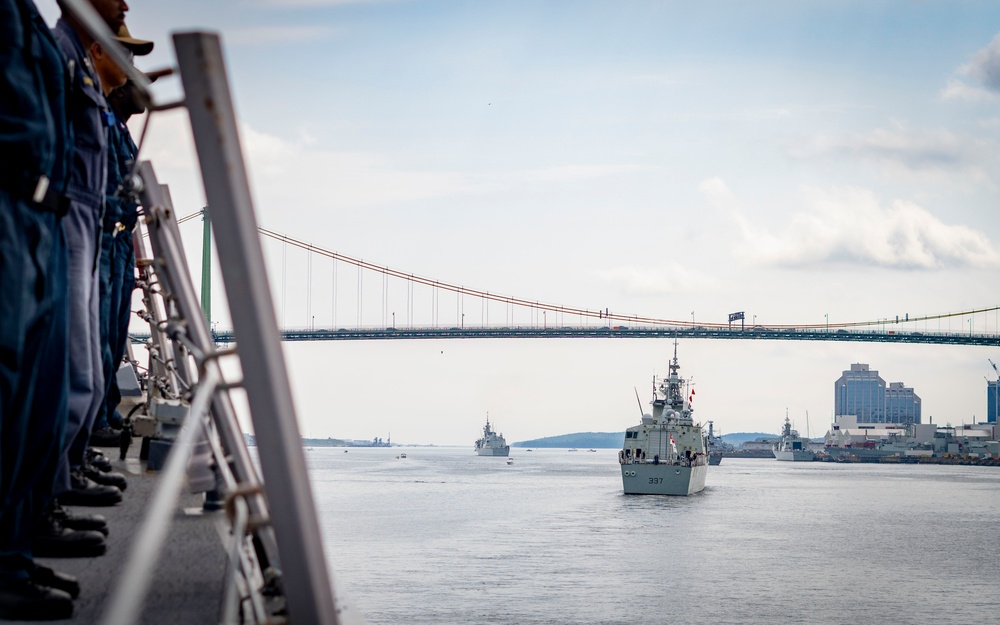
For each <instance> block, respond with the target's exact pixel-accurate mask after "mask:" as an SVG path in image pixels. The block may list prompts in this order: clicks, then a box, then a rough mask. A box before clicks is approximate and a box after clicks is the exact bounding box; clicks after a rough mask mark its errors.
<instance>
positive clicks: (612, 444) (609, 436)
mask: <svg viewBox="0 0 1000 625" xmlns="http://www.w3.org/2000/svg"><path fill="white" fill-rule="evenodd" d="M761 436H764V437H767V438H778V435H777V434H768V433H767V432H734V433H732V434H725V435H723V436H722V440H724V441H725V442H727V443H729V444H730V445H735V446H739V445H741V444H743V442H744V441H752V440H756V439H757V438H759V437H761ZM624 443H625V432H577V433H575V434H560V435H559V436H547V437H545V438H535V439H532V440H530V441H519V442H517V443H511V447H538V448H539V449H545V448H548V447H568V448H573V447H587V448H593V449H621V448H622V445H623V444H624Z"/></svg>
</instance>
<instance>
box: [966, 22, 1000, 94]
mask: <svg viewBox="0 0 1000 625" xmlns="http://www.w3.org/2000/svg"><path fill="white" fill-rule="evenodd" d="M960 71H961V72H962V73H963V74H965V75H967V76H970V77H972V78H973V79H974V80H977V81H979V82H981V83H982V84H983V85H984V86H985V87H986V88H987V89H991V90H993V91H998V92H1000V34H998V35H997V36H995V37H993V41H991V42H990V43H989V44H987V46H986V47H985V48H983V49H981V50H979V51H977V52H976V53H975V54H973V55H972V59H971V60H970V61H969V63H968V64H966V65H964V66H963V67H962V68H961V69H960Z"/></svg>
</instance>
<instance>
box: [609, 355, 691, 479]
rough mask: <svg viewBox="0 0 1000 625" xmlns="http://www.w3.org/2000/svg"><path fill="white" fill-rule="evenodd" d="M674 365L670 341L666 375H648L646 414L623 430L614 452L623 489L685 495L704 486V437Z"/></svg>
mask: <svg viewBox="0 0 1000 625" xmlns="http://www.w3.org/2000/svg"><path fill="white" fill-rule="evenodd" d="M680 368H681V367H680V365H679V364H678V363H677V342H676V341H674V359H673V360H672V361H671V362H670V375H669V376H668V377H667V378H666V379H662V378H660V379H658V378H656V377H654V378H653V400H652V401H651V402H650V405H652V407H653V412H652V414H646V413H644V414H643V415H642V422H641V423H640V424H639V425H635V426H632V427H630V428H628V429H627V430H625V444H624V446H623V448H622V450H621V451H619V452H618V463H619V464H620V465H621V469H622V487H623V488H624V490H625V494H626V495H691V494H693V493H697V492H701V491H702V490H704V489H705V477H706V476H707V475H708V442H707V438H708V437H707V436H705V434H704V433H703V431H702V428H701V425H700V424H696V423H695V422H694V420H693V419H692V417H691V415H692V413H693V412H694V409H693V408H692V406H691V402H692V400H693V399H694V391H690V394H688V393H684V392H683V391H684V390H686V389H687V387H688V381H687V380H684V379H683V378H681V377H680V374H679V372H680ZM636 399H638V393H637V394H636ZM639 409H640V410H641V409H642V402H640V404H639Z"/></svg>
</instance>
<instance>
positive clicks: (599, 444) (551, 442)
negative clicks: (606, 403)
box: [511, 432, 625, 449]
mask: <svg viewBox="0 0 1000 625" xmlns="http://www.w3.org/2000/svg"><path fill="white" fill-rule="evenodd" d="M624 443H625V432H577V433H576V434H561V435H559V436H548V437H545V438H535V439H532V440H530V441H520V442H518V443H511V447H538V448H546V447H593V448H595V449H596V448H600V449H621V448H622V445H623V444H624Z"/></svg>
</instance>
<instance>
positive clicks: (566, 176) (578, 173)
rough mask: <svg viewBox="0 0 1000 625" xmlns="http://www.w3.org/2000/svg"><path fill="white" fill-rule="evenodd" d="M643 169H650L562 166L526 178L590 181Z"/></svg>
mask: <svg viewBox="0 0 1000 625" xmlns="http://www.w3.org/2000/svg"><path fill="white" fill-rule="evenodd" d="M643 169H650V168H649V167H647V166H640V165H628V164H626V165H561V166H559V167H547V168H543V169H535V170H531V171H528V172H526V173H525V178H527V179H529V180H544V181H564V180H588V179H593V178H597V177H602V176H615V175H618V174H625V173H630V172H635V171H640V170H643Z"/></svg>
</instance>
